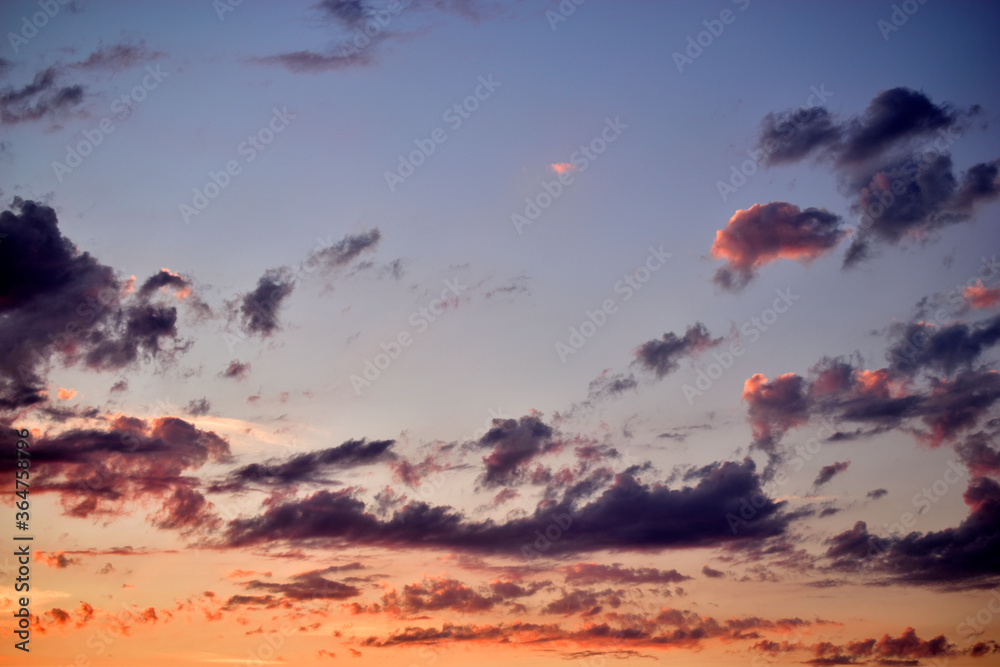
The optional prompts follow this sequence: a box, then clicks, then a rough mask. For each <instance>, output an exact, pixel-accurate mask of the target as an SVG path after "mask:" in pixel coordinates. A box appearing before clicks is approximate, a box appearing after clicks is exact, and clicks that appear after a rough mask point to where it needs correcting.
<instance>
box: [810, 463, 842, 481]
mask: <svg viewBox="0 0 1000 667" xmlns="http://www.w3.org/2000/svg"><path fill="white" fill-rule="evenodd" d="M850 465H851V462H850V461H838V462H836V463H831V464H830V465H828V466H823V467H822V468H820V471H819V474H817V475H816V479H815V480H814V481H813V486H816V487H819V486H823V485H824V484H826V483H827V482H829V481H830V480H831V479H833V478H834V477H835V476H837V475H839V474H840V473H842V472H844V471H845V470H847V468H848V466H850Z"/></svg>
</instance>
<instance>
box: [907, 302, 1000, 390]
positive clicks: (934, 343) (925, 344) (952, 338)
mask: <svg viewBox="0 0 1000 667" xmlns="http://www.w3.org/2000/svg"><path fill="white" fill-rule="evenodd" d="M890 334H891V337H892V343H891V345H890V346H889V349H888V355H889V358H890V360H891V366H890V367H891V368H892V369H894V370H896V371H899V372H901V373H905V374H907V375H910V376H912V375H915V374H916V373H918V372H919V371H921V370H933V371H938V372H939V373H943V374H945V375H952V374H953V373H955V372H956V371H957V370H959V369H961V368H965V369H971V368H972V365H973V363H975V362H976V360H978V359H979V357H980V356H981V355H982V354H983V353H984V352H985V351H986V350H987V349H989V348H991V347H993V346H994V345H996V344H997V342H1000V315H997V316H995V317H992V318H990V319H988V320H986V321H984V322H982V323H978V324H974V325H971V326H970V325H968V324H965V323H963V322H955V323H952V324H948V325H945V326H941V327H937V326H935V325H933V324H930V323H926V322H910V323H908V324H906V325H904V326H895V327H893V328H891V329H890Z"/></svg>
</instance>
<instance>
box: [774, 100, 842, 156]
mask: <svg viewBox="0 0 1000 667" xmlns="http://www.w3.org/2000/svg"><path fill="white" fill-rule="evenodd" d="M841 131H842V130H841V129H840V127H839V126H838V125H837V124H836V123H835V122H834V119H833V116H831V115H830V112H829V111H827V110H826V109H824V108H823V107H808V108H802V109H797V110H796V111H788V112H784V113H777V114H776V113H769V114H767V115H766V116H765V117H764V120H763V121H762V122H761V129H760V142H759V144H758V148H759V149H760V150H763V151H765V153H766V154H767V162H768V164H780V163H783V162H795V161H798V160H801V159H802V158H804V157H806V156H807V155H809V154H810V153H812V152H813V151H815V150H816V149H818V148H822V147H829V146H831V145H833V144H835V143H836V142H837V141H838V140H839V139H840V135H841Z"/></svg>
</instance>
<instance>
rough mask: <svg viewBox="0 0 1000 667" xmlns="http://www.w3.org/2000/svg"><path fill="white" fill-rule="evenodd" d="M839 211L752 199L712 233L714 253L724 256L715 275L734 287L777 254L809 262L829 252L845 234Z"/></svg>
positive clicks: (721, 283)
mask: <svg viewBox="0 0 1000 667" xmlns="http://www.w3.org/2000/svg"><path fill="white" fill-rule="evenodd" d="M842 223H843V220H842V219H841V218H840V216H837V215H834V214H833V213H830V212H829V211H826V210H823V209H817V208H807V209H805V210H801V209H799V207H798V206H795V205H793V204H789V203H787V202H780V201H778V202H771V203H769V204H754V205H753V206H751V207H750V208H748V209H745V210H743V209H740V210H738V211H736V213H735V214H733V217H732V218H730V219H729V223H728V224H727V225H726V227H725V229H720V230H719V231H717V232H716V233H715V243H713V244H712V256H713V257H715V258H716V259H723V260H725V265H724V266H721V267H719V268H718V269H717V270H716V272H715V278H714V281H715V283H716V284H717V285H719V286H720V287H722V288H723V289H726V290H730V291H738V290H741V289H743V288H744V287H746V286H747V284H749V283H750V281H751V280H753V279H754V278H755V277H756V276H757V271H758V269H760V267H762V266H764V265H766V264H770V263H771V262H774V261H777V260H778V259H794V260H798V261H800V262H809V261H812V260H814V259H816V258H817V257H820V256H822V255H824V254H826V253H828V252H830V251H831V250H832V249H833V248H834V247H836V245H837V244H838V243H839V242H840V240H841V239H842V238H843V237H844V235H845V234H846V231H845V230H844V228H843V224H842Z"/></svg>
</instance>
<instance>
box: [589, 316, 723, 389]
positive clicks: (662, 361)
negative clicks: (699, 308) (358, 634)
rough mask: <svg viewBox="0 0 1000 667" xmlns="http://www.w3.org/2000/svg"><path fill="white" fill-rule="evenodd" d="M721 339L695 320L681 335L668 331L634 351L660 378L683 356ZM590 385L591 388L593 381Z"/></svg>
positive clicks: (645, 366)
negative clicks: (714, 336)
mask: <svg viewBox="0 0 1000 667" xmlns="http://www.w3.org/2000/svg"><path fill="white" fill-rule="evenodd" d="M722 341H723V339H722V338H712V337H711V335H710V334H709V333H708V329H706V328H705V325H704V324H702V323H701V322H695V323H694V324H693V325H692V326H690V327H688V329H687V331H685V332H684V335H683V336H678V335H677V334H675V333H674V332H672V331H668V332H667V333H665V334H663V337H662V338H660V339H655V338H654V339H653V340H650V341H647V342H645V343H643V344H642V345H640V346H639V347H638V348H637V349H636V352H635V356H636V363H638V364H639V366H641V367H643V368H645V369H647V370H650V371H652V372H654V373H656V377H657V378H660V379H662V378H663V377H665V376H666V375H669V374H670V373H673V372H674V371H676V370H677V369H678V368H680V363H679V362H680V360H681V359H683V358H684V357H688V356H693V355H695V354H698V353H699V352H703V351H704V350H707V349H710V348H712V347H716V346H718V345H720V344H722ZM591 385H592V388H593V383H591ZM626 385H627V383H626ZM627 388H631V387H629V386H625V385H623V386H621V390H624V389H627Z"/></svg>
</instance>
